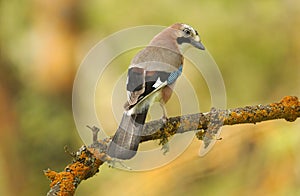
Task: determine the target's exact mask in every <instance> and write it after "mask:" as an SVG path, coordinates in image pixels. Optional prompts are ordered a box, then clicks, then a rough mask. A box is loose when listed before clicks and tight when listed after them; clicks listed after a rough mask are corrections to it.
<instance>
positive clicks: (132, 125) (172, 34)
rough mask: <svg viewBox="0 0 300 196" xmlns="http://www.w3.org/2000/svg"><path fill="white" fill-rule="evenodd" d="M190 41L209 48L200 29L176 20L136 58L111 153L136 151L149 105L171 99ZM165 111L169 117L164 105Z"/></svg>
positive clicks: (120, 156) (119, 155)
mask: <svg viewBox="0 0 300 196" xmlns="http://www.w3.org/2000/svg"><path fill="white" fill-rule="evenodd" d="M188 45H192V46H194V47H196V48H198V49H201V50H204V49H205V48H204V46H203V45H202V43H201V41H200V37H199V35H198V33H197V31H196V30H194V29H193V28H192V27H191V26H189V25H186V24H180V23H176V24H173V25H172V26H170V27H168V28H166V29H164V30H163V31H162V32H160V33H159V34H158V35H156V36H155V37H154V38H153V39H152V40H151V42H150V43H149V45H148V46H146V47H145V48H144V49H143V50H141V51H140V52H139V53H138V54H137V55H136V56H135V57H134V58H133V60H132V61H131V64H130V66H129V68H128V74H127V84H126V88H127V102H126V103H125V105H124V108H125V111H124V113H123V117H122V120H121V123H120V125H119V127H118V129H117V131H116V133H115V135H114V137H113V138H112V141H111V143H110V145H109V147H108V149H107V154H108V155H109V156H110V157H113V158H118V159H130V158H132V157H133V156H134V155H135V154H136V152H137V149H138V146H139V143H140V138H141V135H142V134H143V133H142V131H143V126H144V123H145V120H146V116H147V112H148V110H149V107H150V106H151V104H153V103H154V102H156V101H158V102H160V103H161V104H162V105H163V104H165V103H166V102H167V101H168V100H169V99H170V97H171V94H172V89H173V87H174V85H175V81H176V80H177V78H178V77H179V76H180V74H181V72H182V65H183V59H184V58H183V55H182V53H183V50H184V48H185V47H186V46H188ZM163 111H164V115H163V116H164V117H165V110H164V107H163Z"/></svg>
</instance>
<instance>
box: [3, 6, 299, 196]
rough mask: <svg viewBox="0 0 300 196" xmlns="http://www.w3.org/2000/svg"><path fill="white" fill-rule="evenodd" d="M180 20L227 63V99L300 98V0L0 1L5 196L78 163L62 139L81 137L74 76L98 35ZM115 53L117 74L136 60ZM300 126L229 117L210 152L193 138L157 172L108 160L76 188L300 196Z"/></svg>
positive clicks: (202, 94) (235, 102)
mask: <svg viewBox="0 0 300 196" xmlns="http://www.w3.org/2000/svg"><path fill="white" fill-rule="evenodd" d="M176 22H183V23H188V24H190V25H191V26H193V27H195V28H196V29H197V30H198V32H199V33H200V35H201V37H202V40H203V43H204V45H205V46H206V47H207V48H208V49H209V51H210V53H211V54H212V56H213V57H214V59H215V61H216V62H217V64H218V66H219V69H220V70H221V73H222V76H223V79H224V82H225V85H226V93H227V106H228V108H234V107H241V106H245V105H253V104H267V103H271V102H276V101H279V100H280V99H281V98H282V97H284V96H286V95H294V96H298V97H300V55H299V54H300V37H299V31H300V1H297V0H277V1H274V0H264V1H257V0H256V1H237V0H222V1H220V0H217V1H205V0H204V1H197V0H186V1H171V0H166V1H158V0H153V1H148V2H147V1H137V0H130V1H120V0H116V1H109V0H102V1H100V0H98V1H96V0H87V1H79V0H61V1H57V0H54V1H50V0H27V1H16V0H11V1H7V0H0V24H1V29H0V44H1V45H0V47H1V51H0V52H1V53H0V195H8V196H10V195H45V194H46V193H47V191H48V190H49V181H48V180H47V179H46V178H45V177H44V176H43V172H42V171H43V169H47V168H51V169H53V170H56V171H61V170H63V169H64V167H65V166H66V165H67V164H68V163H69V162H70V161H71V158H70V157H69V156H68V155H67V154H65V153H64V149H63V148H64V146H65V145H67V146H68V147H69V148H70V149H71V150H76V149H78V148H79V147H80V146H81V145H82V144H83V143H82V141H81V139H80V137H79V135H78V133H77V131H76V127H75V124H74V120H73V116H72V85H73V80H74V77H75V74H76V71H77V68H78V67H79V65H80V63H81V61H82V60H83V58H84V57H85V55H86V54H87V52H88V51H89V50H90V49H91V48H92V47H93V46H94V45H95V44H96V43H98V42H99V41H100V40H101V39H103V38H105V37H107V36H109V35H110V34H112V33H114V32H116V31H119V30H122V29H124V28H129V27H134V26H139V25H163V26H169V25H171V24H173V23H176ZM117 62H120V63H122V66H120V68H119V69H120V71H121V70H123V69H124V66H125V67H126V66H127V65H128V59H126V58H124V61H123V62H121V60H119V61H117ZM116 69H118V68H116ZM184 71H187V74H188V72H189V71H190V72H191V73H192V72H193V70H192V69H190V70H189V69H185V70H184ZM189 75H192V74H189ZM190 81H191V82H192V83H193V84H197V83H199V86H197V85H196V86H197V87H196V92H197V93H198V94H197V96H198V98H199V100H202V101H201V104H202V105H201V106H202V107H201V108H202V109H203V110H204V112H205V111H207V110H209V108H210V107H211V105H210V96H209V95H208V94H207V93H208V90H207V87H206V84H205V81H204V80H203V78H201V76H195V77H194V78H190ZM202 89H203V90H202ZM124 90H125V89H124ZM103 91H104V92H105V89H103ZM107 91H109V89H107ZM167 107H169V108H171V107H172V106H170V104H169V105H168V106H167ZM174 111H175V112H176V110H174ZM103 118H105V115H103ZM103 120H104V121H112V119H111V118H110V117H109V118H107V119H103ZM111 126H116V122H115V121H114V122H112V123H111ZM299 130H300V121H299V119H298V120H296V121H295V122H286V121H284V120H276V121H269V122H263V123H259V124H256V125H236V126H227V127H224V128H223V130H222V135H221V137H222V138H223V140H221V141H219V142H217V145H216V146H215V147H214V148H213V150H212V151H211V152H210V153H209V154H208V155H207V156H205V157H203V158H200V157H199V156H198V150H199V146H200V141H197V140H196V139H195V140H194V141H193V142H192V144H191V145H190V146H189V147H188V149H187V150H186V151H185V153H183V154H182V155H181V156H179V157H178V158H177V159H176V160H175V161H173V162H172V163H170V164H168V165H166V166H164V167H161V168H159V169H155V170H151V171H147V172H126V171H122V170H118V169H112V168H108V166H107V165H104V166H102V167H101V168H100V172H99V173H98V174H97V175H96V176H94V177H93V178H90V179H88V180H87V181H84V182H82V183H81V184H80V186H79V187H78V190H77V192H76V195H300V157H299V153H298V151H299V149H300V133H299ZM87 131H88V130H87Z"/></svg>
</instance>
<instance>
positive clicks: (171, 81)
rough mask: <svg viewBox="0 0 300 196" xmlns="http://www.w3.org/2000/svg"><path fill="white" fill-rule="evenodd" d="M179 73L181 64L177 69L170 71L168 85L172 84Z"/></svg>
mask: <svg viewBox="0 0 300 196" xmlns="http://www.w3.org/2000/svg"><path fill="white" fill-rule="evenodd" d="M181 73H182V65H180V67H179V68H178V70H176V71H173V72H172V73H170V75H169V77H168V80H167V83H168V85H170V84H173V83H174V82H175V81H176V80H177V78H178V77H179V76H180V75H181Z"/></svg>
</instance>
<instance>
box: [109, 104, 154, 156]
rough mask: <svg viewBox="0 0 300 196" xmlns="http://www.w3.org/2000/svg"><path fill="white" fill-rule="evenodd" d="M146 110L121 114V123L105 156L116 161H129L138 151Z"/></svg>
mask: <svg viewBox="0 0 300 196" xmlns="http://www.w3.org/2000/svg"><path fill="white" fill-rule="evenodd" d="M147 112H148V109H146V110H143V111H142V112H141V113H138V114H132V115H129V114H128V113H127V112H124V113H123V117H122V120H121V123H120V125H119V127H118V129H117V131H116V133H115V135H114V137H113V139H112V142H111V143H110V145H109V147H108V150H107V154H108V155H109V156H111V157H114V158H118V159H130V158H132V157H133V156H134V155H135V154H136V151H137V150H138V147H139V143H140V138H141V134H142V131H143V127H144V123H145V120H146V116H147Z"/></svg>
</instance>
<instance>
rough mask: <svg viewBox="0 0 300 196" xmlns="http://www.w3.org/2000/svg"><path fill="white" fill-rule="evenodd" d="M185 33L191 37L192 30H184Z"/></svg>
mask: <svg viewBox="0 0 300 196" xmlns="http://www.w3.org/2000/svg"><path fill="white" fill-rule="evenodd" d="M183 32H185V34H186V35H191V30H189V29H183Z"/></svg>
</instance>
